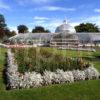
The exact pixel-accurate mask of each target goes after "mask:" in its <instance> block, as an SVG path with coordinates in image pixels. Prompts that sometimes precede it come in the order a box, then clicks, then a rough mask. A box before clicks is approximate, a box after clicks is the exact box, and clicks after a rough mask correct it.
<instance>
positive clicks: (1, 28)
mask: <svg viewBox="0 0 100 100" xmlns="http://www.w3.org/2000/svg"><path fill="white" fill-rule="evenodd" d="M6 29H7V25H6V23H5V18H4V16H3V15H2V14H0V39H2V38H3V37H4V36H5V34H6V33H5V30H6Z"/></svg>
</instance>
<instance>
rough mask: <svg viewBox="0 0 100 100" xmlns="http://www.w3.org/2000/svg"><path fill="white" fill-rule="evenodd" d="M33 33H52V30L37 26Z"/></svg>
mask: <svg viewBox="0 0 100 100" xmlns="http://www.w3.org/2000/svg"><path fill="white" fill-rule="evenodd" d="M32 33H50V31H49V30H45V29H44V27H42V26H36V27H35V29H33V30H32Z"/></svg>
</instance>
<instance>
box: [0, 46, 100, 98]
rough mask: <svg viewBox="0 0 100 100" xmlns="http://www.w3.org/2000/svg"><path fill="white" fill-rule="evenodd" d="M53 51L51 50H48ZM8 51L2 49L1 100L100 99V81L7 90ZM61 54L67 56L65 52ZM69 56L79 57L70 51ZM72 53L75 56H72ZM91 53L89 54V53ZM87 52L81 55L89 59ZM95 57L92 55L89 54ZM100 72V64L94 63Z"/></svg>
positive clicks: (0, 64)
mask: <svg viewBox="0 0 100 100" xmlns="http://www.w3.org/2000/svg"><path fill="white" fill-rule="evenodd" d="M48 49H49V50H51V49H50V48H48ZM6 51H7V50H6V49H4V48H1V49H0V100H20V99H21V100H99V99H100V80H91V81H81V82H76V83H71V84H60V85H50V86H45V87H40V88H33V89H23V90H9V91H8V90H6V86H5V84H4V80H3V70H4V64H5V53H6ZM57 51H58V52H59V53H62V54H65V53H66V52H65V50H64V51H63V52H62V51H60V50H57ZM57 51H56V52H57ZM69 52H70V53H67V55H72V56H75V55H76V56H78V55H77V52H75V51H69ZM71 52H72V53H73V54H71ZM88 53H89V52H88ZM88 53H87V52H84V54H83V52H81V55H83V56H84V57H88ZM89 55H91V56H92V57H93V54H92V53H89ZM92 62H93V63H94V64H95V67H96V68H97V69H98V70H99V71H100V62H99V61H98V60H93V61H92Z"/></svg>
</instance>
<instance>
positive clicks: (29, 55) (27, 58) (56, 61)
mask: <svg viewBox="0 0 100 100" xmlns="http://www.w3.org/2000/svg"><path fill="white" fill-rule="evenodd" d="M12 52H13V53H14V56H15V60H16V61H17V64H18V70H19V72H20V73H25V72H28V71H30V72H31V71H36V72H38V73H41V74H42V73H43V72H44V71H45V70H48V71H53V72H54V71H56V69H63V70H64V71H66V70H74V69H80V70H82V69H84V68H87V67H89V63H88V62H86V61H83V60H82V59H80V58H79V59H78V58H68V57H66V56H63V55H61V54H59V53H57V52H55V51H50V50H48V49H46V48H39V49H37V48H27V49H25V48H23V49H17V50H16V49H12Z"/></svg>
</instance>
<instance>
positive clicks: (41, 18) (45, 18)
mask: <svg viewBox="0 0 100 100" xmlns="http://www.w3.org/2000/svg"><path fill="white" fill-rule="evenodd" d="M48 19H49V18H47V17H40V16H35V17H34V20H48Z"/></svg>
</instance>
